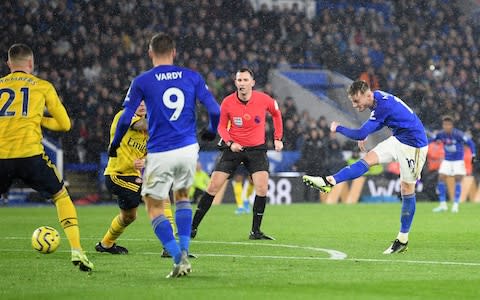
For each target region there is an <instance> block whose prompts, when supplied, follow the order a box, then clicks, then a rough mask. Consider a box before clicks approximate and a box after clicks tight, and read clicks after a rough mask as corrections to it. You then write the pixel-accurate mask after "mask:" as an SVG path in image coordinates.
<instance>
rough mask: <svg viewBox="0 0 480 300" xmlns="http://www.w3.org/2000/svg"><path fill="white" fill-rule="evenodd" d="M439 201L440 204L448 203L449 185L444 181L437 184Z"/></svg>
mask: <svg viewBox="0 0 480 300" xmlns="http://www.w3.org/2000/svg"><path fill="white" fill-rule="evenodd" d="M437 189H438V199H439V200H440V202H445V201H447V185H446V184H445V182H443V181H439V182H438V184H437Z"/></svg>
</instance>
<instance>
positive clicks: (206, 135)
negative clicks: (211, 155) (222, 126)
mask: <svg viewBox="0 0 480 300" xmlns="http://www.w3.org/2000/svg"><path fill="white" fill-rule="evenodd" d="M216 136H217V134H216V133H215V132H211V131H210V130H208V129H207V128H203V129H202V130H200V138H201V139H202V141H207V142H211V141H213V140H214V139H215V137H216Z"/></svg>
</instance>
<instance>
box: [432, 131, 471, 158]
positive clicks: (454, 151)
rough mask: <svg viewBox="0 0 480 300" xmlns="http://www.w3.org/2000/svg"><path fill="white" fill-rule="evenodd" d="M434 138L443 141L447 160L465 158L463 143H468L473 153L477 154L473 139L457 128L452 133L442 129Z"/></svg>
mask: <svg viewBox="0 0 480 300" xmlns="http://www.w3.org/2000/svg"><path fill="white" fill-rule="evenodd" d="M433 140H435V141H442V143H443V149H444V150H445V160H463V154H464V153H463V145H467V146H468V147H469V148H470V150H472V155H473V156H475V153H476V149H475V144H474V143H473V141H472V140H471V139H470V138H469V137H468V136H466V135H465V133H463V132H462V131H460V130H458V129H456V128H454V129H453V131H452V132H451V133H446V132H445V131H443V130H442V131H440V132H439V133H437V135H436V136H435V137H434V138H433Z"/></svg>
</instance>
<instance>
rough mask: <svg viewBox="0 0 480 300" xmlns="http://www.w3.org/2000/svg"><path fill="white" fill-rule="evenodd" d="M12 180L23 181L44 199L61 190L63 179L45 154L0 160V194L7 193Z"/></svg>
mask: <svg viewBox="0 0 480 300" xmlns="http://www.w3.org/2000/svg"><path fill="white" fill-rule="evenodd" d="M14 179H21V180H23V182H24V183H25V184H26V185H28V186H30V187H31V188H32V189H34V190H36V191H38V192H39V193H40V194H41V195H42V196H44V197H46V198H49V197H51V196H53V195H55V194H56V193H58V192H59V191H60V190H61V189H62V188H63V179H62V178H61V177H60V174H59V173H58V171H57V168H56V167H55V165H54V164H53V163H52V162H51V161H50V158H48V156H47V155H46V154H45V153H43V154H39V155H35V156H31V157H25V158H8V159H0V193H1V194H3V193H6V192H8V189H9V188H10V186H11V185H12V181H13V180H14Z"/></svg>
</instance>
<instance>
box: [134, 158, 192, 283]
mask: <svg viewBox="0 0 480 300" xmlns="http://www.w3.org/2000/svg"><path fill="white" fill-rule="evenodd" d="M176 151H177V150H176ZM176 151H170V152H167V153H163V152H160V153H149V154H147V162H148V163H147V164H146V166H145V169H144V174H143V185H142V192H141V194H142V196H143V201H144V202H145V208H146V210H147V215H148V217H149V218H150V220H151V225H152V229H153V232H154V233H155V235H156V236H157V238H158V239H159V240H160V242H161V243H162V246H163V248H164V249H166V250H167V252H168V253H169V254H170V255H171V256H172V259H173V263H174V265H173V270H172V272H171V273H169V274H168V275H167V277H179V276H182V275H186V271H185V270H184V269H183V268H182V263H181V262H182V252H181V250H180V247H179V245H178V244H177V241H176V240H175V236H174V234H173V229H172V225H171V224H170V221H169V220H168V218H167V217H166V216H165V210H164V209H165V203H166V202H169V203H170V188H171V186H172V184H173V180H174V173H175V167H176V163H177V159H175V158H174V157H173V156H172V155H173V154H174V153H175V152H176Z"/></svg>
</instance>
